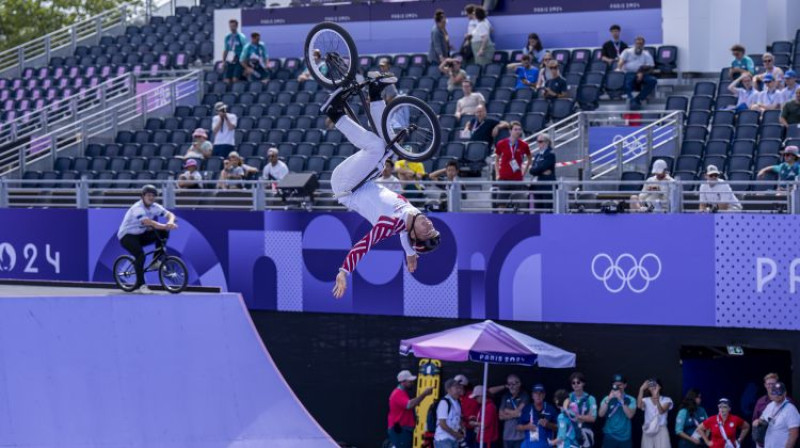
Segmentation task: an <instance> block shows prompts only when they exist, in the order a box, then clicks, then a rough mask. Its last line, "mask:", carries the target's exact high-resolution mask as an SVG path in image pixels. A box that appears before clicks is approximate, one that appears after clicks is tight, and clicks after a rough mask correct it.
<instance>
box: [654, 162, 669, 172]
mask: <svg viewBox="0 0 800 448" xmlns="http://www.w3.org/2000/svg"><path fill="white" fill-rule="evenodd" d="M664 171H667V162H665V161H664V160H663V159H658V160H656V161H655V163H653V170H652V171H651V173H652V174H663V173H664Z"/></svg>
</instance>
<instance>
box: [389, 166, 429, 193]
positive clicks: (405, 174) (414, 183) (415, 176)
mask: <svg viewBox="0 0 800 448" xmlns="http://www.w3.org/2000/svg"><path fill="white" fill-rule="evenodd" d="M394 171H395V173H397V178H398V179H400V181H401V182H402V183H403V196H405V197H406V199H408V200H409V201H411V202H415V201H418V200H424V199H425V193H424V192H425V188H423V187H422V185H420V184H419V183H418V181H420V180H422V179H423V178H425V166H424V165H423V164H421V163H419V162H409V161H408V160H398V161H397V162H395V163H394Z"/></svg>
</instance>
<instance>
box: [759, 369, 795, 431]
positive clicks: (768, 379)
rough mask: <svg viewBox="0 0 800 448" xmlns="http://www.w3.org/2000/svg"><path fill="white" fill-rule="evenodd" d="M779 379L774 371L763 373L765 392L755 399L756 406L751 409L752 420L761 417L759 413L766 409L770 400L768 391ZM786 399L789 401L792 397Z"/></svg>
mask: <svg viewBox="0 0 800 448" xmlns="http://www.w3.org/2000/svg"><path fill="white" fill-rule="evenodd" d="M780 380H781V379H780V377H779V376H778V374H777V373H774V372H770V373H768V374H766V375H764V390H765V391H766V393H765V394H764V395H762V396H761V397H760V398H759V399H758V400H757V401H756V406H755V408H754V409H753V420H755V419H757V418H761V414H763V413H764V409H766V408H767V405H768V404H770V403H771V402H772V399H771V398H770V395H769V391H771V390H772V388H773V387H775V385H776V384H778V382H779V381H780ZM786 399H787V400H789V401H790V402H791V401H792V397H786Z"/></svg>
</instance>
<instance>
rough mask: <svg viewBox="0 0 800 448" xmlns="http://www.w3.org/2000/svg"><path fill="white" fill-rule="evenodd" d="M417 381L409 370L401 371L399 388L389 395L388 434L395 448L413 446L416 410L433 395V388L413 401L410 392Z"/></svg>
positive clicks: (424, 391)
mask: <svg viewBox="0 0 800 448" xmlns="http://www.w3.org/2000/svg"><path fill="white" fill-rule="evenodd" d="M416 379H417V377H416V376H414V375H412V374H411V372H409V371H408V370H403V371H401V372H400V373H398V374H397V387H396V388H395V389H394V390H393V391H392V393H391V394H390V395H389V417H388V425H389V426H388V428H389V430H388V433H389V440H390V441H391V442H392V445H394V446H395V448H411V447H412V446H413V444H414V426H415V425H416V420H415V412H414V411H415V410H414V408H416V407H417V406H419V404H420V403H421V402H422V400H423V399H424V398H425V397H427V396H428V395H430V394H431V393H433V388H431V387H429V388H427V389H425V390H423V391H422V393H420V394H419V395H417V396H416V397H415V398H413V399H412V398H411V396H410V395H409V391H411V390H412V388H413V386H414V381H415V380H416Z"/></svg>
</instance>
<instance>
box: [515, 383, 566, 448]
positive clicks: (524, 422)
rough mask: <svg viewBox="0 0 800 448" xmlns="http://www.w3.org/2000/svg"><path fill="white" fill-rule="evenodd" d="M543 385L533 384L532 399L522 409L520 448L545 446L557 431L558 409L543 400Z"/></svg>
mask: <svg viewBox="0 0 800 448" xmlns="http://www.w3.org/2000/svg"><path fill="white" fill-rule="evenodd" d="M546 395H547V394H546V391H545V388H544V385H542V384H537V385H535V386H533V392H531V397H532V401H531V403H529V404H528V405H527V406H525V408H524V409H523V410H522V415H521V416H520V417H519V424H518V425H517V430H518V431H525V438H524V439H523V441H522V448H546V447H548V446H550V445H549V440H550V439H552V438H554V437H555V434H556V431H558V425H557V424H556V421H557V419H558V413H559V411H558V409H556V408H555V406H553V405H552V404H550V403H548V402H547V401H546V400H545V396H546Z"/></svg>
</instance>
